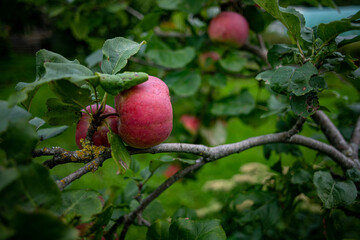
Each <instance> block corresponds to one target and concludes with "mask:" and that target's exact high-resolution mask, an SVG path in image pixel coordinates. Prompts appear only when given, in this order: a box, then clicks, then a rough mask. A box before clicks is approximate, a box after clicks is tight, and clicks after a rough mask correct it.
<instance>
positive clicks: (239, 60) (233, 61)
mask: <svg viewBox="0 0 360 240" xmlns="http://www.w3.org/2000/svg"><path fill="white" fill-rule="evenodd" d="M246 61H247V59H246V57H244V55H242V54H241V52H239V51H230V52H229V53H228V54H226V55H225V57H224V58H221V59H220V61H219V63H220V66H221V67H222V68H224V69H225V70H227V71H230V72H240V71H241V70H242V69H243V68H244V66H245V64H246Z"/></svg>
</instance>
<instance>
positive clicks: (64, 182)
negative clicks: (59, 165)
mask: <svg viewBox="0 0 360 240" xmlns="http://www.w3.org/2000/svg"><path fill="white" fill-rule="evenodd" d="M105 160H106V158H104V157H99V158H96V159H94V160H92V161H91V162H88V163H87V164H85V166H83V167H81V168H79V169H78V170H77V171H75V172H73V173H71V174H70V175H68V176H67V177H64V178H63V179H61V180H58V181H56V184H57V185H58V187H59V188H60V190H63V189H64V188H65V187H66V186H68V185H69V184H70V183H72V182H73V181H75V180H76V179H78V178H80V177H82V176H83V175H85V174H86V173H88V172H95V171H96V170H97V169H98V168H99V167H101V166H102V164H103V162H104V161H105Z"/></svg>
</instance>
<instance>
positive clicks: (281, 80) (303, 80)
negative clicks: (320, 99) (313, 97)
mask: <svg viewBox="0 0 360 240" xmlns="http://www.w3.org/2000/svg"><path fill="white" fill-rule="evenodd" d="M271 73H272V75H271V78H270V79H269V82H268V83H269V84H270V88H271V90H273V91H274V92H276V93H279V94H284V95H286V94H289V93H293V94H295V95H296V96H302V95H304V94H306V93H308V92H310V91H311V90H313V89H314V88H313V87H312V86H311V85H310V79H311V77H312V76H313V75H316V74H317V73H318V70H317V69H316V67H315V66H314V65H313V64H312V63H310V62H307V63H305V64H304V65H303V66H301V67H299V68H295V67H290V66H284V67H280V68H278V69H276V70H275V71H274V72H271Z"/></svg>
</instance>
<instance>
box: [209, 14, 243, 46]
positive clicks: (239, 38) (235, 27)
mask: <svg viewBox="0 0 360 240" xmlns="http://www.w3.org/2000/svg"><path fill="white" fill-rule="evenodd" d="M208 34H209V37H210V39H211V40H212V41H213V42H220V43H226V44H229V45H231V46H235V47H241V46H243V45H244V44H245V42H246V41H247V38H248V35H249V24H248V22H247V20H246V18H245V17H243V16H242V15H241V14H239V13H236V12H230V11H227V12H221V13H219V14H218V15H217V16H216V17H215V18H213V19H212V20H211V22H210V25H209V28H208Z"/></svg>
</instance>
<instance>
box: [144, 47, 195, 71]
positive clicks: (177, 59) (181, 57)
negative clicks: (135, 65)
mask: <svg viewBox="0 0 360 240" xmlns="http://www.w3.org/2000/svg"><path fill="white" fill-rule="evenodd" d="M147 56H148V57H149V58H150V59H151V60H152V61H154V62H155V63H157V64H159V65H162V66H164V67H169V68H182V67H185V66H186V65H187V64H188V63H190V62H191V61H192V60H193V59H194V58H195V49H194V48H193V47H189V46H187V47H185V48H182V49H178V50H171V49H151V50H149V51H148V52H147Z"/></svg>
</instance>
